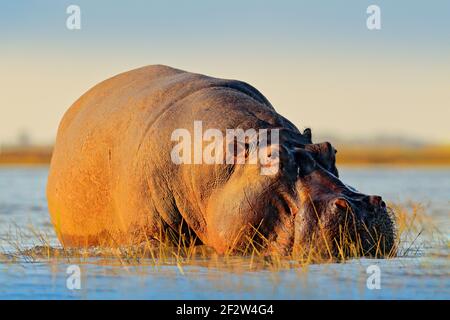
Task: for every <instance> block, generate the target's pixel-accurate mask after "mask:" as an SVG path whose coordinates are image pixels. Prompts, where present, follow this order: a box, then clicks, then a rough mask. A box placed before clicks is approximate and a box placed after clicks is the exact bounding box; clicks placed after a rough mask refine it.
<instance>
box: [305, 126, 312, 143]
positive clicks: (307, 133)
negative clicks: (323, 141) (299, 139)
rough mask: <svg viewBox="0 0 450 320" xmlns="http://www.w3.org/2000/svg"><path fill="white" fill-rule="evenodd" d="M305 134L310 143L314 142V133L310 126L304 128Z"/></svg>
mask: <svg viewBox="0 0 450 320" xmlns="http://www.w3.org/2000/svg"><path fill="white" fill-rule="evenodd" d="M303 136H304V137H305V138H306V139H307V140H308V141H309V143H312V133H311V129H310V128H306V129H305V130H303Z"/></svg>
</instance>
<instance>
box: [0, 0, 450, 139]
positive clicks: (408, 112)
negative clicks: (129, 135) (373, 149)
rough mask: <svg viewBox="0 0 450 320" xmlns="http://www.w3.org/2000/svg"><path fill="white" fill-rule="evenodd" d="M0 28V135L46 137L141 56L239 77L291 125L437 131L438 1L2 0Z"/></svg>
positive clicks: (448, 71) (445, 99)
mask: <svg viewBox="0 0 450 320" xmlns="http://www.w3.org/2000/svg"><path fill="white" fill-rule="evenodd" d="M70 4H77V5H79V6H80V7H81V12H82V29H81V30H79V31H69V30H67V29H66V27H65V20H66V18H67V14H66V13H65V10H66V7H67V6H68V5H70ZM370 4H377V5H379V6H380V7H381V18H382V30H380V31H369V30H367V28H366V17H367V14H366V8H367V6H368V5H370ZM0 41H1V42H0V58H1V59H0V87H1V88H2V90H1V91H0V143H2V142H8V141H11V140H13V139H14V138H15V136H16V135H17V132H19V131H20V130H23V129H25V130H27V131H29V132H30V133H31V134H32V136H33V137H34V139H35V140H36V142H49V141H52V140H53V139H54V135H55V132H56V128H57V125H58V122H59V120H60V118H61V116H62V114H63V113H64V111H65V110H66V109H67V108H68V107H69V106H70V104H71V103H72V102H73V101H74V100H75V99H76V98H78V97H79V96H80V95H81V94H82V93H83V92H84V91H86V90H87V89H88V88H89V87H91V86H92V85H94V84H95V83H97V82H99V81H101V80H103V79H105V78H107V77H110V76H112V75H114V74H116V73H119V72H122V71H126V70H128V69H131V68H134V67H139V66H142V65H146V64H153V63H162V64H169V65H172V66H175V67H178V68H181V69H186V70H189V71H194V72H200V73H206V74H209V75H212V76H217V77H226V78H236V79H240V80H244V81H247V82H249V83H251V84H253V85H254V86H255V87H257V88H258V89H260V90H261V91H262V92H263V93H264V94H265V95H266V96H267V97H268V98H269V100H270V101H271V102H272V104H273V105H274V106H275V107H276V109H277V110H279V111H280V113H282V114H283V115H285V116H287V117H288V118H289V119H291V120H292V121H293V122H294V123H295V124H297V125H298V126H299V127H303V126H312V127H313V130H315V131H318V132H322V133H336V134H337V135H341V136H344V137H354V136H371V135H375V134H378V133H383V134H392V135H402V136H407V137H412V138H418V139H424V140H429V141H436V142H450V130H449V129H448V128H449V125H448V119H449V118H450V93H449V91H450V89H449V88H450V1H445V0H442V1H438V0H437V1H432V2H429V1H398V0H397V1H363V0H354V1H181V0H180V1H174V0H172V1H132V0H131V1H99V0H96V1H45V0H44V1H42V0H41V1H24V0H22V1H9V2H6V1H5V2H2V3H1V4H0Z"/></svg>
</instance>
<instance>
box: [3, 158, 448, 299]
mask: <svg viewBox="0 0 450 320" xmlns="http://www.w3.org/2000/svg"><path fill="white" fill-rule="evenodd" d="M47 172H48V168H47V167H23V168H22V167H0V246H1V247H2V251H3V252H13V251H14V250H15V249H14V248H13V247H11V244H10V242H11V241H10V240H11V237H14V235H15V234H16V232H17V231H16V230H21V229H30V228H31V226H32V228H33V229H35V230H38V231H39V232H44V233H46V234H47V235H48V239H49V241H50V243H51V244H52V245H54V246H58V245H59V244H58V241H57V239H56V237H55V235H54V232H53V230H52V226H51V224H50V220H49V216H48V212H47V204H46V199H45V184H46V179H47ZM340 175H341V178H342V180H343V181H344V182H346V183H348V184H350V185H352V186H354V187H357V188H358V189H359V190H361V191H363V192H365V193H370V194H379V195H381V196H383V198H385V199H387V200H388V201H389V202H392V203H395V204H401V205H403V206H405V207H407V208H408V207H412V206H413V205H415V204H416V203H420V204H421V206H423V208H424V211H425V212H426V214H427V215H429V216H430V217H431V218H432V219H433V221H435V223H436V225H437V226H438V228H439V230H440V234H441V237H443V238H444V241H437V242H436V241H435V242H430V243H431V245H428V246H427V247H426V249H425V250H424V251H423V252H422V254H420V255H417V256H408V257H399V258H395V259H388V260H386V259H354V260H351V261H349V262H346V263H333V264H323V265H317V264H316V265H310V266H308V268H307V269H306V270H305V269H301V270H296V269H288V270H283V269H280V270H276V271H273V270H265V269H262V270H258V271H249V270H247V269H246V268H242V270H241V271H236V269H233V270H227V269H223V268H215V267H211V266H205V265H207V263H206V264H205V263H204V264H192V265H184V266H183V267H182V269H180V268H179V267H177V266H176V265H170V264H169V265H161V266H158V267H155V266H151V265H149V264H142V265H130V266H123V265H120V264H115V263H99V262H98V261H97V260H96V259H91V260H88V261H87V262H85V263H83V264H81V265H79V267H80V272H81V280H80V286H81V288H80V289H79V290H71V289H69V288H68V286H67V279H68V277H70V274H67V268H68V266H69V265H71V264H72V263H73V262H70V261H65V260H62V259H59V260H58V259H55V260H52V261H46V260H43V261H40V260H39V259H38V260H36V261H34V262H29V261H15V262H0V298H3V299H20V298H22V299H321V298H323V299H423V298H424V299H450V268H449V266H450V264H449V253H450V250H449V239H450V238H449V235H450V227H449V216H450V215H449V214H450V168H439V169H436V168H432V169H431V168H386V167H379V168H378V167H370V168H365V167H361V168H353V167H352V168H343V169H341V170H340ZM21 245H23V246H25V247H26V246H27V245H29V246H31V245H32V244H31V242H30V243H29V244H28V243H27V239H24V240H21ZM240 261H241V262H240V263H242V264H246V263H247V261H246V260H245V259H241V260H240ZM370 265H376V266H378V267H379V270H380V288H379V289H373V288H372V289H369V288H368V286H367V285H366V282H367V278H368V277H369V276H370V274H368V273H367V267H368V266H370ZM69 287H70V285H69Z"/></svg>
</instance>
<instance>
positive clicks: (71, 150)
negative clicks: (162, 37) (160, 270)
mask: <svg viewBox="0 0 450 320" xmlns="http://www.w3.org/2000/svg"><path fill="white" fill-rule="evenodd" d="M196 121H197V122H198V121H201V123H202V127H203V130H207V129H208V128H212V129H216V130H219V131H222V132H224V133H225V130H227V129H229V128H241V129H243V130H248V129H257V130H261V129H265V130H267V132H272V131H274V130H278V132H279V139H278V142H277V143H276V144H266V145H265V147H264V148H265V149H264V150H265V152H267V154H268V155H269V154H270V153H271V152H276V153H277V155H278V158H277V161H278V162H276V163H277V164H278V170H276V171H275V172H274V173H273V174H261V166H264V165H266V164H264V163H260V162H258V163H256V164H255V163H252V164H250V163H247V162H244V163H242V162H241V163H228V162H224V161H222V162H217V163H205V162H201V161H200V162H194V163H181V164H180V163H175V162H176V161H174V159H173V157H171V153H172V151H173V149H174V146H175V145H176V144H177V141H174V140H173V132H174V131H175V130H177V129H180V128H182V129H183V130H185V132H189V133H191V134H194V132H193V131H194V123H195V122H196ZM249 145H250V144H248V143H245V145H244V146H241V147H240V150H241V151H242V150H243V151H244V154H245V159H246V158H247V157H248V156H249V154H250V153H251V152H252V150H250V149H251V148H250V146H249ZM227 147H229V146H227V145H226V144H225V146H224V148H227ZM241 151H239V152H241ZM185 152H186V151H185ZM193 152H195V151H193ZM335 154H336V149H335V148H334V147H333V146H332V145H331V144H330V143H329V142H322V143H313V142H312V134H311V130H310V129H309V128H306V129H305V130H303V131H300V130H299V129H298V128H297V127H296V126H295V125H294V124H293V123H292V122H290V121H289V120H287V119H286V118H284V117H283V116H281V115H280V114H278V113H277V112H276V110H275V109H274V107H273V106H272V105H271V103H270V102H269V101H268V100H267V99H266V98H265V97H264V96H263V95H262V94H261V93H260V92H259V91H258V90H257V89H255V88H254V87H252V86H251V85H249V84H247V83H245V82H242V81H238V80H226V79H219V78H214V77H209V76H205V75H202V74H196V73H191V72H186V71H182V70H178V69H175V68H171V67H168V66H162V65H151V66H146V67H142V68H139V69H135V70H131V71H128V72H125V73H121V74H119V75H116V76H114V77H112V78H110V79H107V80H105V81H103V82H101V83H99V84H97V85H95V86H94V87H93V88H91V89H90V90H89V91H87V92H86V93H85V94H83V95H82V96H81V97H80V98H79V99H78V100H77V101H76V102H75V103H74V104H73V105H72V106H71V107H70V108H69V109H68V111H67V112H66V113H65V115H64V116H63V119H62V120H61V123H60V125H59V128H58V133H57V138H56V144H55V147H54V152H53V155H52V159H51V165H50V170H49V177H48V184H47V198H48V207H49V211H50V216H51V220H52V223H53V225H54V228H55V230H56V233H57V236H58V238H59V240H60V242H61V244H62V245H63V246H64V247H88V246H113V247H120V246H134V245H139V244H142V243H143V242H144V241H147V240H148V239H159V240H161V237H163V236H162V235H164V234H172V235H175V236H176V237H177V236H178V237H180V236H181V235H182V236H183V237H185V238H188V239H191V240H193V241H195V243H197V244H203V245H206V246H209V247H212V248H213V249H215V251H217V253H219V254H225V253H227V252H242V250H243V248H246V247H248V245H249V241H253V243H252V246H253V247H254V248H258V250H259V251H260V252H267V253H271V252H277V253H280V254H283V255H289V254H291V253H292V252H294V251H295V250H297V251H299V250H300V251H302V250H303V252H310V251H311V249H314V250H315V252H318V253H322V254H324V255H331V256H339V255H342V254H343V252H344V249H343V248H344V247H343V246H342V241H341V240H342V239H343V231H346V232H347V233H348V235H349V236H348V237H347V238H346V240H345V242H346V243H347V244H357V245H358V248H359V249H358V252H359V254H360V255H377V254H380V253H381V252H391V251H392V250H393V248H394V243H395V226H394V222H393V219H392V217H391V215H390V213H389V210H388V209H387V207H386V204H385V202H384V201H383V200H382V198H381V197H380V196H376V195H366V194H363V193H360V192H359V191H357V190H356V189H354V188H353V187H350V186H348V185H346V184H344V183H343V182H342V181H341V180H340V179H339V172H338V170H337V168H336V157H335ZM222 155H223V154H222ZM217 157H218V158H220V157H221V153H220V152H217ZM380 248H381V250H380Z"/></svg>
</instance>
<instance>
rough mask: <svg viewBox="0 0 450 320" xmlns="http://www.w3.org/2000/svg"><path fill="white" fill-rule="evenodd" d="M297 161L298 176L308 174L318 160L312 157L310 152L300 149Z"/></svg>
mask: <svg viewBox="0 0 450 320" xmlns="http://www.w3.org/2000/svg"><path fill="white" fill-rule="evenodd" d="M295 162H296V164H297V175H298V176H305V175H308V174H309V173H311V172H312V171H313V170H314V169H315V167H316V161H315V160H314V159H313V158H312V156H311V155H310V154H309V152H308V151H305V150H299V151H297V152H296V154H295Z"/></svg>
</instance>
